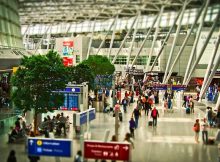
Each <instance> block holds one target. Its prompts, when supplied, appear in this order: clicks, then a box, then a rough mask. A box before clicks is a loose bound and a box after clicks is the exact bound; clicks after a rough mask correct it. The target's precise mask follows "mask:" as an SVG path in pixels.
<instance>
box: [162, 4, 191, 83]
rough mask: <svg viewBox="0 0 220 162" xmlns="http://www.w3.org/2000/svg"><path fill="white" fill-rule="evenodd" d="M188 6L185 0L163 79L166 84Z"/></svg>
mask: <svg viewBox="0 0 220 162" xmlns="http://www.w3.org/2000/svg"><path fill="white" fill-rule="evenodd" d="M186 5H187V1H186V0H185V2H184V4H183V10H182V12H181V15H180V20H179V23H178V26H177V30H176V33H175V38H174V40H173V44H172V47H171V50H170V54H169V57H168V60H167V65H166V70H165V74H164V78H163V83H164V82H165V80H166V77H167V73H168V70H169V66H170V63H171V59H172V56H173V53H174V49H175V46H176V42H177V39H178V36H179V32H180V28H181V24H182V20H183V15H184V12H185V10H186Z"/></svg>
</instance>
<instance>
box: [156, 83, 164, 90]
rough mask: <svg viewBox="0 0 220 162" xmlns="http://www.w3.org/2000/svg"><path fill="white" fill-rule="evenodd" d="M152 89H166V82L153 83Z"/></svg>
mask: <svg viewBox="0 0 220 162" xmlns="http://www.w3.org/2000/svg"><path fill="white" fill-rule="evenodd" d="M153 89H154V90H167V85H166V84H155V85H153Z"/></svg>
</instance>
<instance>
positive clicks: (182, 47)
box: [164, 5, 205, 83]
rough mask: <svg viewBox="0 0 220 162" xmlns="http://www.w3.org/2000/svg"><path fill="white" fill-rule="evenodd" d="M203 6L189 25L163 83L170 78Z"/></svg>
mask: <svg viewBox="0 0 220 162" xmlns="http://www.w3.org/2000/svg"><path fill="white" fill-rule="evenodd" d="M204 7H205V5H202V7H201V8H200V10H199V12H198V13H197V15H196V18H195V20H194V22H193V24H192V26H191V28H190V31H189V32H188V33H187V35H186V38H185V39H184V41H183V44H182V46H181V47H180V50H179V52H178V53H177V56H176V57H175V59H174V61H173V64H172V65H171V67H170V69H169V73H168V76H167V78H166V80H165V82H164V83H167V82H168V80H169V79H170V76H171V75H172V72H173V69H174V66H175V65H176V63H177V61H178V60H179V58H180V56H181V55H182V53H183V50H184V48H185V47H186V43H187V42H188V40H189V38H190V35H191V33H192V31H193V29H194V27H195V25H196V23H197V21H198V20H199V17H200V15H201V13H202V11H203V9H204Z"/></svg>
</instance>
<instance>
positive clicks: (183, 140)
mask: <svg viewBox="0 0 220 162" xmlns="http://www.w3.org/2000/svg"><path fill="white" fill-rule="evenodd" d="M133 107H134V105H131V106H130V108H129V109H128V112H127V113H126V114H123V122H121V123H120V128H119V141H123V138H124V135H125V133H126V132H128V131H129V128H128V121H129V119H130V117H131V112H132V109H133ZM157 107H158V109H159V112H160V118H159V119H158V126H157V127H156V128H152V127H148V126H147V122H148V117H147V116H145V115H144V113H142V117H141V118H140V121H139V127H138V128H137V129H136V130H135V139H134V145H135V148H134V149H133V150H132V162H216V161H217V159H218V149H217V145H203V144H202V142H201V137H200V143H199V144H196V143H195V142H194V132H193V131H192V126H193V123H194V120H195V119H196V118H198V117H199V118H202V117H204V112H203V111H201V110H199V109H197V108H195V114H191V115H186V114H185V110H184V109H182V108H177V107H175V106H174V113H168V112H163V109H162V107H161V106H160V105H157ZM70 116H71V115H70ZM114 120H115V119H114V118H113V117H112V114H103V113H97V117H96V119H95V120H94V121H92V122H91V128H90V130H91V134H92V139H94V140H104V135H105V131H106V129H109V130H110V135H109V139H108V140H110V138H111V136H112V135H113V134H114ZM215 132H216V130H215V129H211V130H210V132H209V134H210V135H211V136H214V135H215ZM74 136H75V135H74V134H73V131H72V129H71V130H70V133H69V135H68V138H71V139H73V152H74V153H73V154H75V153H76V151H77V150H78V149H80V142H79V140H76V139H75V138H74ZM6 137H7V136H6V135H5V136H2V137H1V140H0V154H1V155H0V157H1V160H0V161H2V162H3V161H6V158H7V156H8V153H9V151H10V150H11V149H15V150H16V153H17V161H18V162H27V161H28V158H27V154H26V153H25V147H24V144H6ZM49 161H51V162H52V161H55V158H54V157H41V160H40V162H49ZM60 161H61V162H72V161H73V158H71V159H70V158H61V159H60ZM90 161H94V160H90Z"/></svg>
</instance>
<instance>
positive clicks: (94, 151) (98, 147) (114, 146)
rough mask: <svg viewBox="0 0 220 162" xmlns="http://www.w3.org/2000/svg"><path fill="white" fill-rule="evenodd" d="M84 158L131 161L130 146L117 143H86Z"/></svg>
mask: <svg viewBox="0 0 220 162" xmlns="http://www.w3.org/2000/svg"><path fill="white" fill-rule="evenodd" d="M84 158H86V159H106V160H107V159H109V160H122V161H129V160H130V144H128V143H117V142H100V141H85V142H84Z"/></svg>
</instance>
